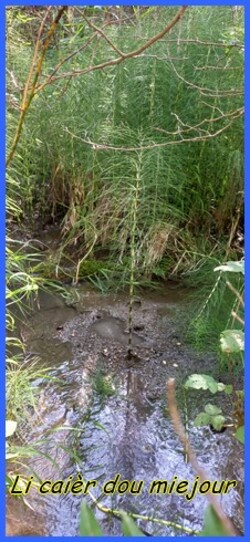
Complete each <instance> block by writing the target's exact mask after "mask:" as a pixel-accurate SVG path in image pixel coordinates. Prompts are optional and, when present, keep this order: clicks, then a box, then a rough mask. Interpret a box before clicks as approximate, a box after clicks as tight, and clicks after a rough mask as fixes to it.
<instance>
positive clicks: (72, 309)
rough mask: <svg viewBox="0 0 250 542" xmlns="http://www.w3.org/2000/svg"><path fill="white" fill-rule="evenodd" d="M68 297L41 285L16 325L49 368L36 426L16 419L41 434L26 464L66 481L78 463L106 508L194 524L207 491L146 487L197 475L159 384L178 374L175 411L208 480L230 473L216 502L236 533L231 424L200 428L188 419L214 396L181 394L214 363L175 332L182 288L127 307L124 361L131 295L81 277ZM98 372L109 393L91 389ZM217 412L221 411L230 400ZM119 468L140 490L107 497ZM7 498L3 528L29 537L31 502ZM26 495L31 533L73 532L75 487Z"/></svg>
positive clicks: (170, 531) (114, 524)
mask: <svg viewBox="0 0 250 542" xmlns="http://www.w3.org/2000/svg"><path fill="white" fill-rule="evenodd" d="M70 296H72V300H73V301H72V302H70V303H68V305H66V304H65V303H64V301H63V300H62V299H61V298H59V297H57V296H55V295H50V294H45V293H43V294H41V297H40V301H39V307H40V308H38V307H37V308H36V310H34V312H33V313H32V315H31V316H30V318H29V319H28V320H27V322H26V324H25V326H23V327H22V330H21V332H22V336H23V338H24V340H25V343H26V352H27V356H30V357H31V358H32V356H33V355H39V357H40V364H41V366H42V367H47V368H49V374H50V375H51V376H53V377H54V380H52V381H48V380H44V382H42V391H41V395H40V398H39V405H38V409H37V412H36V416H35V415H34V421H33V426H32V429H30V428H29V429H28V430H25V427H24V428H23V434H24V437H25V438H26V440H27V441H28V442H30V443H34V442H35V441H37V439H39V440H40V442H41V443H40V444H39V446H38V448H39V450H40V453H39V454H38V455H37V457H34V458H33V459H32V469H33V471H34V472H36V473H37V474H38V475H39V476H40V478H41V479H43V480H44V479H51V480H57V479H64V480H67V479H68V477H69V476H72V477H73V478H76V476H77V473H78V472H80V473H82V476H83V477H84V479H85V480H96V481H97V484H96V487H94V488H93V490H92V494H93V496H94V497H95V498H97V497H99V496H101V495H102V497H101V500H100V502H101V504H102V505H104V506H108V507H112V508H113V509H123V510H126V511H133V512H134V513H137V514H141V515H144V516H147V517H152V516H154V517H157V518H161V519H165V520H169V521H171V522H173V523H176V524H177V525H180V526H184V527H186V528H188V529H190V530H192V529H193V530H199V529H200V528H201V526H202V519H203V513H204V508H205V506H206V504H207V503H206V498H205V497H204V496H203V495H199V494H197V495H196V496H195V497H194V499H192V500H191V501H189V502H188V501H187V500H186V499H185V497H184V496H183V495H177V494H176V493H172V494H159V495H152V494H149V492H148V489H149V487H150V484H151V482H152V481H153V480H159V479H161V480H168V481H169V482H171V481H172V480H173V479H174V477H175V476H176V477H178V480H179V481H180V480H187V481H188V482H189V487H190V486H191V485H192V483H193V482H194V480H195V478H196V473H195V472H193V471H192V469H191V467H190V466H189V465H188V464H187V462H186V459H185V453H184V450H183V447H182V445H181V444H180V442H179V440H178V438H177V436H176V434H175V432H174V429H173V426H172V422H171V420H170V418H169V415H168V411H167V408H166V397H165V386H166V381H167V379H168V378H169V377H174V378H175V379H176V386H177V400H178V404H179V408H180V409H181V411H182V413H183V421H184V423H185V425H186V428H187V430H188V435H189V439H190V442H191V444H192V447H193V449H194V450H195V451H196V453H197V456H198V459H199V463H200V464H201V465H202V466H203V467H204V468H205V469H206V472H207V473H208V477H209V479H211V480H217V479H218V480H223V479H224V480H233V479H235V480H237V482H238V485H237V487H236V488H235V489H232V490H231V491H230V492H229V493H228V495H222V496H221V502H222V504H223V507H224V509H225V511H226V513H227V514H228V515H229V516H230V517H232V518H233V521H234V523H235V524H236V526H237V527H238V528H239V529H240V530H242V522H243V519H242V518H243V499H242V481H243V453H242V446H241V445H240V444H239V443H238V442H237V441H236V440H235V439H234V437H233V436H232V433H230V430H227V431H225V432H224V433H220V434H216V433H213V432H212V431H211V430H210V429H209V428H208V427H204V428H196V427H194V426H193V422H192V421H193V419H194V417H195V415H196V414H197V413H198V412H199V411H201V410H202V406H203V405H204V404H206V403H208V402H212V403H215V404H218V403H217V400H218V398H217V397H211V396H210V394H208V393H204V395H203V396H202V395H201V394H200V393H199V392H189V393H186V394H185V395H184V392H183V387H182V383H183V382H184V381H185V379H186V377H187V376H188V375H189V374H192V373H193V372H202V373H207V374H214V372H215V368H216V364H215V361H214V359H213V357H212V356H209V355H206V356H197V355H196V354H194V352H193V351H192V349H191V348H189V347H188V346H187V345H186V344H184V341H183V339H182V336H181V332H180V328H179V325H178V319H177V317H176V316H177V314H178V311H179V309H182V310H183V309H184V310H188V305H186V303H187V292H186V291H185V290H184V289H181V288H177V289H175V290H172V289H169V288H167V287H166V288H165V289H164V290H162V291H161V292H150V293H147V294H143V295H142V296H141V297H140V298H139V299H137V302H136V303H135V305H134V311H133V325H134V334H133V353H134V357H133V358H132V360H130V361H128V359H127V340H128V335H127V316H128V302H127V297H126V296H125V295H112V294H110V295H107V296H101V295H100V294H98V293H96V292H95V291H93V290H91V289H87V288H86V286H81V287H80V288H79V289H78V291H77V296H75V292H74V291H73V290H71V289H69V299H70ZM100 373H101V374H102V376H103V378H104V379H105V382H106V386H107V388H106V389H107V390H108V391H110V393H112V392H114V395H110V396H106V397H103V396H102V394H100V389H99V392H98V388H97V386H96V375H97V374H100ZM224 380H225V379H224ZM37 384H38V382H35V383H34V385H37ZM39 384H41V381H39ZM219 405H220V403H219ZM225 409H226V410H227V409H229V404H228V403H227V400H226V399H225V400H224V404H223V410H224V411H225ZM42 454H44V455H42ZM236 457H237V462H236V461H235V458H236ZM51 458H53V460H54V463H53V462H52V461H51ZM30 466H31V464H30V465H27V474H28V475H30ZM117 474H120V480H128V481H132V480H136V481H143V490H142V492H141V493H140V494H139V495H131V494H129V493H125V494H124V495H123V494H118V493H115V494H114V495H104V494H103V492H102V489H103V484H104V483H105V482H106V481H108V480H111V479H114V477H115V476H116V475H117ZM85 498H86V499H87V501H88V503H89V504H91V503H92V502H93V501H92V500H91V497H90V496H89V495H88V496H87V497H85ZM13 500H15V499H14V497H9V499H8V518H9V532H10V534H17V535H18V534H25V532H27V534H29V533H28V531H29V528H30V517H31V511H30V509H28V508H26V507H22V505H19V506H20V510H19V508H16V509H15V510H14V508H13V506H14V504H13ZM27 500H28V501H29V503H30V505H31V506H32V507H33V509H34V511H33V512H32V517H33V519H32V524H33V525H34V529H33V534H41V532H39V529H40V531H42V532H43V533H45V534H47V535H49V536H77V535H78V534H79V507H80V503H81V500H82V496H81V495H73V494H72V493H68V494H67V495H52V494H46V496H42V495H40V494H39V493H38V491H37V490H36V489H33V490H31V492H30V494H29V496H28V498H27ZM95 513H96V516H97V518H98V519H99V521H100V523H101V525H102V529H103V532H104V534H106V535H119V534H121V526H120V522H119V521H118V520H117V519H115V518H113V517H111V516H107V515H105V514H104V513H102V512H100V511H99V510H96V512H95ZM13 517H14V518H15V525H14V526H13ZM18 518H19V521H18ZM138 524H139V525H141V527H142V528H143V529H144V530H145V531H146V532H147V533H149V534H154V535H162V536H176V535H182V534H183V535H184V536H186V534H187V533H186V532H183V531H182V530H179V529H178V528H177V527H174V526H173V525H169V526H166V525H159V524H156V523H152V522H151V521H145V520H143V521H142V520H139V521H138ZM37 525H39V528H38V526H37Z"/></svg>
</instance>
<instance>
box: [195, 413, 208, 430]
mask: <svg viewBox="0 0 250 542" xmlns="http://www.w3.org/2000/svg"><path fill="white" fill-rule="evenodd" d="M210 423H211V416H209V414H207V413H206V412H200V413H199V414H198V415H197V416H196V418H195V420H194V425H195V426H196V427H200V426H203V425H209V424H210Z"/></svg>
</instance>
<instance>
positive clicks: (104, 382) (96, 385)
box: [92, 367, 116, 399]
mask: <svg viewBox="0 0 250 542" xmlns="http://www.w3.org/2000/svg"><path fill="white" fill-rule="evenodd" d="M92 386H93V389H94V391H95V392H96V393H98V395H100V397H101V398H102V399H105V398H106V397H111V396H112V395H115V394H116V388H115V385H114V382H113V377H112V375H111V374H108V375H105V373H104V369H103V368H102V367H99V368H97V370H96V371H95V373H94V375H93V376H92Z"/></svg>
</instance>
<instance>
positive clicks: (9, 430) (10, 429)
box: [6, 420, 17, 438]
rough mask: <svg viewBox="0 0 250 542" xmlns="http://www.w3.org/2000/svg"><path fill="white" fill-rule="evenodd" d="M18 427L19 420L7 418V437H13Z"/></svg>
mask: <svg viewBox="0 0 250 542" xmlns="http://www.w3.org/2000/svg"><path fill="white" fill-rule="evenodd" d="M16 428H17V422H15V421H14V420H6V438H8V437H11V435H13V433H15V430H16Z"/></svg>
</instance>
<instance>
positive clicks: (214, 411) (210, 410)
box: [205, 404, 221, 416]
mask: <svg viewBox="0 0 250 542" xmlns="http://www.w3.org/2000/svg"><path fill="white" fill-rule="evenodd" d="M205 411H206V413H207V414H209V415H210V416H217V415H218V414H220V413H221V408H218V407H217V406H215V405H211V404H208V405H206V406H205Z"/></svg>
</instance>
